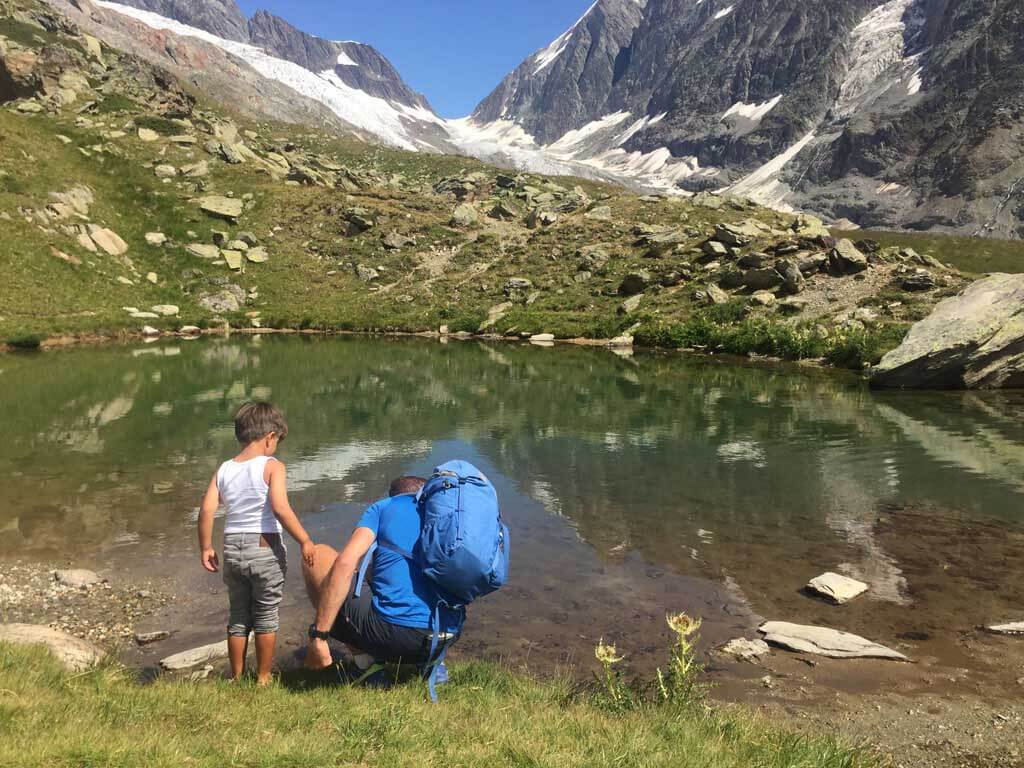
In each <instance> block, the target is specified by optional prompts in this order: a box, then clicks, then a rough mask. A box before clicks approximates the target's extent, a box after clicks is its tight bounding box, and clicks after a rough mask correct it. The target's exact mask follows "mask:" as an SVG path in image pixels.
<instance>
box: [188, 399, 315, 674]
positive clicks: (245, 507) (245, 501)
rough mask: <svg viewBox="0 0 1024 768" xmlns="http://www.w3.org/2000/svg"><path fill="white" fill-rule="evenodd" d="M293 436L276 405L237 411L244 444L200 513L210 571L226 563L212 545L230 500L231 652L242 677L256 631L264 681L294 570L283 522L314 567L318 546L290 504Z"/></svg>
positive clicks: (214, 484)
mask: <svg viewBox="0 0 1024 768" xmlns="http://www.w3.org/2000/svg"><path fill="white" fill-rule="evenodd" d="M287 435H288V425H287V424H286V423H285V420H284V417H283V416H282V415H281V412H280V411H278V410H277V409H276V408H275V407H274V406H272V405H271V404H270V403H259V402H255V403H246V404H245V405H243V406H242V407H241V408H239V409H238V413H236V414H235V437H237V438H238V442H239V443H241V445H242V446H243V448H242V452H241V453H240V454H238V455H237V456H236V457H235V458H234V459H231V460H230V461H225V462H224V463H223V464H221V466H220V468H219V469H218V470H217V473H216V474H215V475H214V476H213V480H211V481H210V487H209V488H208V489H207V491H206V496H205V497H204V498H203V505H202V507H201V509H200V511H199V555H200V559H201V560H202V563H203V567H204V568H205V569H206V570H207V571H210V572H211V573H216V572H217V571H218V570H219V568H220V562H219V560H218V558H217V553H216V551H214V549H213V518H214V515H215V514H216V513H217V509H218V508H219V507H220V506H221V504H223V506H224V508H225V510H226V514H225V516H224V583H225V584H227V585H228V595H229V600H230V605H231V618H230V621H229V624H228V656H229V658H230V660H231V675H232V677H233V678H234V679H235V680H238V679H239V678H240V677H241V676H242V672H243V670H244V668H245V654H246V651H247V649H248V643H249V632H250V631H252V632H254V633H255V635H256V666H257V670H258V671H257V681H258V683H259V684H260V685H266V684H267V683H269V682H270V668H271V664H272V663H273V660H274V644H275V643H276V641H277V630H278V626H279V618H278V609H279V607H280V605H281V597H282V595H283V592H284V578H285V573H286V572H287V570H288V562H287V554H288V553H287V550H286V549H285V546H284V542H283V541H282V539H281V529H282V526H283V527H284V529H285V530H287V531H288V533H289V534H291V536H292V538H294V539H295V540H296V541H297V542H299V545H300V546H301V547H302V559H303V560H305V562H306V564H307V565H308V566H310V567H312V565H313V558H314V553H315V551H316V546H315V545H314V544H313V541H312V539H310V538H309V534H307V533H306V529H305V528H303V527H302V523H300V522H299V519H298V517H296V516H295V512H294V511H293V510H292V508H291V505H290V504H289V503H288V491H287V488H286V484H285V466H284V464H282V463H281V462H279V461H277V460H276V459H274V452H275V451H276V450H277V446H278V444H279V443H280V442H281V441H282V440H284V439H285V437H286V436H287Z"/></svg>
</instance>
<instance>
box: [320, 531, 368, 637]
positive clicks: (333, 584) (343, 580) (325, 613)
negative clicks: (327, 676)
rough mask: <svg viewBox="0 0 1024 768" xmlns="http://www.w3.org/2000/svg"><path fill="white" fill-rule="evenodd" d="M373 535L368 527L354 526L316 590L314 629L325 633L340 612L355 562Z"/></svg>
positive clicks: (365, 549) (363, 552) (364, 552)
mask: <svg viewBox="0 0 1024 768" xmlns="http://www.w3.org/2000/svg"><path fill="white" fill-rule="evenodd" d="M376 538H377V535H376V534H375V533H374V532H373V531H371V530H370V529H369V528H356V530H355V532H353V534H352V537H351V538H350V539H349V540H348V543H347V544H346V545H345V548H344V549H343V550H341V554H340V555H338V559H337V560H335V561H334V566H333V567H332V568H331V571H330V573H328V574H327V579H326V581H325V583H324V586H323V591H322V592H321V593H320V604H319V605H318V606H317V612H316V628H317V629H318V630H320V631H321V632H329V631H330V629H331V627H333V626H334V621H335V619H337V618H338V613H339V611H341V606H342V604H343V603H344V602H345V598H347V597H348V593H349V590H351V589H352V579H354V578H355V576H356V571H358V570H359V564H360V563H361V562H362V559H363V557H364V556H365V555H366V553H367V552H368V551H369V550H370V547H371V546H372V545H373V541H374V539H376Z"/></svg>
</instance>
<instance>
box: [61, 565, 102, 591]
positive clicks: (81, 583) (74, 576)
mask: <svg viewBox="0 0 1024 768" xmlns="http://www.w3.org/2000/svg"><path fill="white" fill-rule="evenodd" d="M53 579H54V581H56V582H57V583H58V584H61V585H63V586H65V587H76V588H82V587H91V586H94V585H96V584H101V583H102V582H103V581H105V579H103V578H102V577H100V575H99V574H98V573H96V572H95V571H88V570H86V569H84V568H72V569H70V570H67V571H54V572H53Z"/></svg>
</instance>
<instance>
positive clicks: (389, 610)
mask: <svg viewBox="0 0 1024 768" xmlns="http://www.w3.org/2000/svg"><path fill="white" fill-rule="evenodd" d="M356 527H357V528H369V529H370V530H371V531H373V533H374V535H375V536H376V537H377V549H376V550H374V553H373V574H372V575H371V576H370V577H369V579H368V582H369V585H370V588H371V589H372V590H373V607H374V608H375V609H376V610H377V612H378V613H380V615H381V616H383V617H384V618H385V619H386V620H387V621H389V622H391V623H392V624H397V625H398V626H400V627H412V628H414V629H431V626H430V622H431V619H432V617H433V615H434V607H435V606H436V605H437V602H438V599H439V597H438V593H437V589H436V588H435V587H434V585H433V582H431V581H430V579H428V578H427V577H426V576H424V575H423V573H422V571H420V569H419V568H418V567H417V566H416V564H415V563H412V562H410V561H409V560H408V558H406V557H403V556H402V555H400V554H398V553H397V552H395V551H393V550H391V549H388V548H387V546H384V544H385V543H386V544H392V545H393V546H395V547H398V548H399V549H403V550H405V551H406V552H410V553H412V552H414V551H415V548H416V545H417V543H418V542H419V540H420V513H419V510H418V509H417V508H416V497H415V495H411V494H410V495H405V496H394V497H392V498H390V499H381V500H380V501H378V502H376V503H375V504H373V506H371V507H370V508H369V509H368V510H366V512H364V513H363V516H362V517H361V518H360V519H359V523H358V524H357V525H356ZM453 619H454V617H452V616H451V614H450V613H449V612H448V611H446V610H445V609H443V608H442V610H441V624H442V627H441V629H442V631H444V632H457V631H458V630H459V627H458V622H457V621H455V620H453Z"/></svg>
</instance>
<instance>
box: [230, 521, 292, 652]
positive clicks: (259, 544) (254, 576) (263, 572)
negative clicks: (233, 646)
mask: <svg viewBox="0 0 1024 768" xmlns="http://www.w3.org/2000/svg"><path fill="white" fill-rule="evenodd" d="M287 573H288V550H287V549H286V548H285V546H284V542H283V541H282V540H281V536H280V534H276V533H227V534H224V583H225V584H227V587H228V600H229V601H230V605H231V617H230V618H229V619H228V634H229V635H231V636H233V637H248V636H249V633H250V632H255V633H256V634H257V635H267V634H271V633H274V632H277V630H278V629H279V628H280V625H281V620H280V617H279V609H280V607H281V598H282V597H284V578H285V575H286V574H287Z"/></svg>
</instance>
